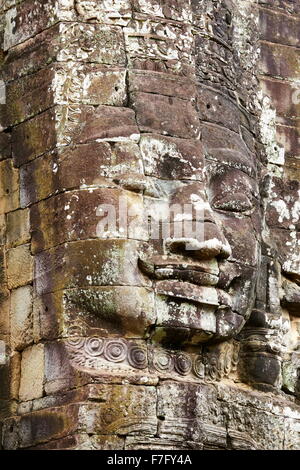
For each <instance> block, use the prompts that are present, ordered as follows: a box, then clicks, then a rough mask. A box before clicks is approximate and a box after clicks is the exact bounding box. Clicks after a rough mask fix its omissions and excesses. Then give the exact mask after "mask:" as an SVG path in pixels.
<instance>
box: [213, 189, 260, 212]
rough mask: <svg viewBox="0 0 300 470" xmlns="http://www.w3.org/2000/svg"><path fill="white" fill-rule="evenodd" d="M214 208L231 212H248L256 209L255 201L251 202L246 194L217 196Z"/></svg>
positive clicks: (214, 199)
mask: <svg viewBox="0 0 300 470" xmlns="http://www.w3.org/2000/svg"><path fill="white" fill-rule="evenodd" d="M212 207H213V208H214V209H218V210H227V211H231V212H246V211H249V210H251V209H252V208H253V207H254V204H253V200H250V199H249V198H248V196H247V195H246V194H243V193H234V194H226V195H225V196H219V197H218V196H216V197H215V198H213V200H212Z"/></svg>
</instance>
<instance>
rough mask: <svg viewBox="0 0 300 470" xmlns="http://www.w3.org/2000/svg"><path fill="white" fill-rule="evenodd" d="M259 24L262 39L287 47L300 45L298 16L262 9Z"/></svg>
mask: <svg viewBox="0 0 300 470" xmlns="http://www.w3.org/2000/svg"><path fill="white" fill-rule="evenodd" d="M289 3H291V2H289ZM259 24H260V37H261V39H263V40H265V41H268V42H277V43H279V44H281V45H287V46H295V47H297V46H298V45H299V26H300V24H299V18H297V17H296V16H291V15H287V14H284V13H279V12H275V11H271V10H266V9H261V10H260V17H259Z"/></svg>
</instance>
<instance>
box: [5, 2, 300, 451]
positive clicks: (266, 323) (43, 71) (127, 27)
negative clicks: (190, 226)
mask: <svg viewBox="0 0 300 470" xmlns="http://www.w3.org/2000/svg"><path fill="white" fill-rule="evenodd" d="M0 5H1V18H0V24H1V43H2V49H1V63H2V69H1V76H2V81H1V89H0V101H1V104H0V124H1V133H0V256H1V264H0V276H1V283H0V292H1V295H0V418H1V424H0V431H1V432H0V435H1V436H2V437H1V439H2V440H1V444H0V447H1V445H2V448H3V449H18V448H35V449H61V448H67V449H69V448H71V449H81V448H83V449H153V448H157V449H299V448H300V442H299V432H300V408H299V393H300V384H299V370H300V358H299V354H300V353H299V331H300V329H299V315H300V310H299V305H300V300H299V299H300V294H299V279H300V270H299V265H300V258H299V241H300V238H299V194H300V193H299V181H300V163H299V162H300V160H299V158H300V155H299V109H300V105H299V103H300V78H299V61H300V56H299V30H300V29H299V24H300V16H299V15H300V5H299V2H298V1H297V0H293V1H292V0H291V1H287V0H286V1H284V0H278V1H277V0H276V1H244V0H232V1H230V0H228V1H227V0H226V1H225V0H224V1H221V0H190V1H187V0H166V1H160V0H131V1H130V0H120V1H114V0H104V1H102V2H99V1H96V0H95V1H93V0H91V1H85V0H74V1H73V0H39V1H37V0H2V2H1V1H0ZM220 148H221V149H222V151H223V153H224V155H225V154H226V151H228V150H229V151H235V152H237V153H242V154H246V155H248V156H251V158H252V157H253V156H256V157H255V158H256V159H257V161H258V173H259V175H260V177H261V179H263V177H264V178H265V179H264V187H263V189H262V190H261V191H262V195H263V198H262V203H261V208H262V207H264V208H265V209H266V213H267V216H266V218H265V219H263V220H258V221H255V222H253V223H254V226H255V227H256V228H255V235H254V230H253V229H251V230H250V231H249V235H248V238H247V243H248V244H249V246H250V245H251V244H253V245H254V244H255V242H256V241H257V239H259V241H260V242H261V244H262V255H261V259H260V260H261V266H262V268H261V271H260V278H259V282H258V284H257V287H256V298H255V308H254V310H253V313H252V315H251V317H250V319H248V320H247V323H246V325H245V328H244V329H243V330H242V331H241V333H240V334H239V335H237V336H235V337H234V338H233V339H230V340H229V341H228V342H226V343H225V345H224V344H223V343H221V345H217V346H213V347H212V350H210V349H208V350H206V352H205V355H204V356H205V358H206V362H205V361H204V359H203V357H204V356H203V357H202V356H201V360H200V359H199V362H197V361H198V359H197V358H198V356H197V354H194V352H191V353H190V356H188V357H186V356H185V355H184V356H182V357H183V360H182V357H179V356H180V354H178V353H177V352H176V349H175V351H173V352H172V354H173V356H172V358H171V359H170V361H173V362H174V363H175V369H174V370H168V368H166V363H165V362H164V361H165V356H164V354H165V352H164V351H163V348H161V349H160V348H159V352H157V350H156V349H155V350H153V349H152V345H151V344H150V342H149V340H148V338H147V339H146V340H145V338H144V336H143V334H144V330H145V329H146V327H147V326H148V325H147V324H146V320H145V321H144V323H143V320H141V318H143V317H142V314H141V312H143V310H144V309H145V307H144V306H145V305H149V304H150V303H151V293H149V287H150V285H149V283H148V281H147V280H145V278H144V277H143V275H141V273H140V272H138V271H137V270H136V269H133V268H132V262H131V261H132V260H135V257H136V253H137V252H138V250H140V249H141V247H142V246H143V243H144V241H145V234H144V232H143V230H142V229H141V231H140V233H139V235H138V236H137V237H134V236H131V235H129V237H128V240H124V239H122V238H120V239H117V240H110V239H107V240H101V246H99V240H97V236H96V233H97V224H98V219H97V217H96V214H95V208H96V207H97V205H98V204H99V201H101V202H102V203H106V202H110V201H112V200H114V199H116V198H117V197H118V196H119V193H118V190H117V189H116V188H115V187H114V186H111V185H110V184H108V183H107V177H109V178H111V179H113V177H114V175H115V174H116V175H117V174H118V172H119V171H120V169H121V171H124V172H129V173H134V174H137V173H138V174H140V175H141V176H150V177H155V178H162V179H164V178H167V177H166V174H168V169H169V166H168V165H170V163H168V161H167V160H166V165H165V166H164V165H163V164H161V161H163V159H164V158H165V155H167V154H168V155H169V154H170V153H172V152H174V153H175V154H176V155H177V154H178V155H180V156H181V157H182V158H183V157H184V158H185V159H186V161H188V162H192V164H193V165H192V167H193V174H192V176H191V175H190V173H187V174H186V179H187V180H195V181H196V182H200V183H201V182H203V181H204V179H205V174H204V172H203V168H204V166H205V165H206V164H207V160H209V159H210V158H211V159H212V161H213V160H214V155H216V153H218V152H219V149H220ZM174 149H175V150H174ZM159 152H161V153H159ZM157 154H158V155H159V157H160V159H161V160H160V161H158V162H157V161H156V155H157ZM195 154H197V159H195ZM218 155H219V153H218ZM208 156H210V158H207V157H208ZM215 158H219V157H215ZM222 158H223V157H222ZM224 158H225V156H224ZM249 158H250V157H249ZM141 160H142V161H143V166H142V167H141V163H140V162H141ZM107 167H108V168H109V170H107ZM176 168H177V167H175V170H176ZM107 172H108V173H109V172H110V173H109V174H108V173H107ZM126 185H127V186H126V187H127V188H129V189H132V185H133V183H132V182H130V181H127V182H126ZM130 198H131V199H130V200H131V203H132V206H134V207H135V210H136V214H135V217H136V225H137V226H138V227H139V226H140V218H139V217H141V213H142V210H143V209H142V205H141V196H140V194H139V193H138V192H133V193H132V194H131V196H130ZM278 201H279V202H278ZM283 204H284V210H285V212H284V214H285V215H283V216H282V210H281V209H280V208H282V205H283ZM278 207H279V209H278ZM261 224H262V227H261ZM233 230H235V226H234V227H233ZM236 230H237V229H236ZM261 230H262V233H263V235H262V239H260V236H259V235H257V234H258V233H260V231H261ZM246 232H247V229H246ZM243 243H244V242H243ZM249 246H247V247H246V248H245V246H242V247H240V250H242V253H241V254H240V252H239V253H238V256H243V257H244V258H245V259H247V256H248V254H247V250H248V248H249ZM237 249H238V248H237ZM120 252H121V253H122V256H123V257H124V259H125V260H129V262H128V263H127V265H126V267H125V269H124V270H123V271H122V270H121V268H120V267H119V266H118V260H117V259H116V257H117V256H119V255H118V254H119V253H120ZM108 260H109V262H108ZM248 261H249V262H247V263H246V265H247V266H248V268H249V269H250V270H251V266H252V264H253V263H252V260H251V259H249V260H248ZM111 286H114V287H116V288H117V289H114V290H112V288H111ZM128 286H134V288H135V297H136V303H135V304H134V305H132V304H131V303H130V302H128V305H127V304H126V299H127V294H128V292H127V290H126V289H127V287H128ZM246 295H247V293H246V294H245V296H246ZM249 295H250V294H249ZM251 295H252V294H251ZM116 297H118V298H120V299H123V300H122V302H123V304H124V305H123V306H122V309H121V310H122V311H121V312H120V317H121V318H122V321H123V323H122V325H121V326H120V325H119V324H117V325H115V324H114V323H113V322H110V323H105V322H104V321H103V320H101V321H100V320H99V319H98V317H97V308H99V303H100V305H101V306H102V307H101V308H103V309H104V310H105V309H107V310H105V312H106V311H107V316H109V315H110V314H111V307H110V305H111V303H112V304H113V305H114V302H116V300H115V299H116ZM107 299H108V300H107ZM105 302H106V303H105ZM128 312H130V314H132V317H130V318H129V320H128V315H129V314H128ZM132 312H133V313H132ZM137 319H138V320H137ZM236 321H237V320H236V319H233V320H232V322H233V323H234V322H236ZM243 322H244V323H245V322H246V318H245V319H243ZM128 331H129V333H128ZM120 338H121V339H120ZM104 345H105V346H104ZM102 347H103V348H104V349H103V351H104V352H102V353H101V358H100V362H99V360H98V359H99V356H100V352H99V351H100V349H101V348H102ZM101 351H102V349H101ZM193 351H194V350H193ZM98 353H99V354H98ZM143 354H145V356H143ZM122 355H123V356H124V357H123V356H122ZM121 356H122V357H121ZM146 356H147V357H146ZM199 357H200V356H199ZM190 358H192V359H190ZM189 361H193V367H192V365H191V366H189ZM144 362H145V363H144ZM99 364H100V365H99Z"/></svg>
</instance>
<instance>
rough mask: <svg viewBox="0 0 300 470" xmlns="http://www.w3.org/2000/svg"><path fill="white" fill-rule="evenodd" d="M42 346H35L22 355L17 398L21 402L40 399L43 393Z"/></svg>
mask: <svg viewBox="0 0 300 470" xmlns="http://www.w3.org/2000/svg"><path fill="white" fill-rule="evenodd" d="M44 375H45V368H44V345H43V344H37V345H34V346H31V347H30V348H28V349H25V350H24V351H23V353H22V362H21V382H20V391H19V398H20V400H22V401H28V400H32V399H33V398H40V397H42V396H43V391H44Z"/></svg>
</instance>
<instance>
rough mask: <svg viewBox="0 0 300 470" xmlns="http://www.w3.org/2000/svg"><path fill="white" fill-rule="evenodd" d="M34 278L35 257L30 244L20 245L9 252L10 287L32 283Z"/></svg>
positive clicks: (8, 275)
mask: <svg viewBox="0 0 300 470" xmlns="http://www.w3.org/2000/svg"><path fill="white" fill-rule="evenodd" d="M32 279H33V257H32V256H31V252H30V245H20V246H17V247H16V248H11V249H10V250H8V252H7V284H8V288H9V289H15V288H16V287H19V286H24V285H26V284H30V283H31V282H32Z"/></svg>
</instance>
